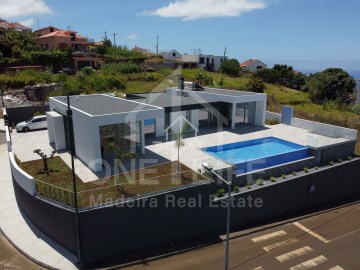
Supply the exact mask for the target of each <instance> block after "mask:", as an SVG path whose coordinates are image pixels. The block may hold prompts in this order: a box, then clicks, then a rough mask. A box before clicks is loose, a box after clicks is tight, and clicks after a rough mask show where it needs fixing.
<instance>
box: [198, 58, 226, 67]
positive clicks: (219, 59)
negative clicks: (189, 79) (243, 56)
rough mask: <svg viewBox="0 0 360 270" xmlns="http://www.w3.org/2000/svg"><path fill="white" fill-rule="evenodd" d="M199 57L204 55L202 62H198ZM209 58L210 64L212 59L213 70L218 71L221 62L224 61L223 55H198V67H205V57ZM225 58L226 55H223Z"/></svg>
mask: <svg viewBox="0 0 360 270" xmlns="http://www.w3.org/2000/svg"><path fill="white" fill-rule="evenodd" d="M200 57H204V64H200ZM207 58H209V64H212V60H214V70H215V71H220V68H221V64H222V62H223V61H224V56H214V55H199V67H201V68H205V67H206V59H207ZM225 59H226V57H225Z"/></svg>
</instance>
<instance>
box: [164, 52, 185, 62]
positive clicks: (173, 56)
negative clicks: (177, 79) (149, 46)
mask: <svg viewBox="0 0 360 270" xmlns="http://www.w3.org/2000/svg"><path fill="white" fill-rule="evenodd" d="M160 55H161V56H162V57H163V58H164V59H165V60H171V61H177V60H181V58H182V54H181V53H180V52H178V51H177V50H171V51H169V52H161V53H160Z"/></svg>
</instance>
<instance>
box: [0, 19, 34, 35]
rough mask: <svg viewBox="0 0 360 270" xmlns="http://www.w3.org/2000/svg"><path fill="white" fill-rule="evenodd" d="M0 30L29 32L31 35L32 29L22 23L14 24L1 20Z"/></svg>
mask: <svg viewBox="0 0 360 270" xmlns="http://www.w3.org/2000/svg"><path fill="white" fill-rule="evenodd" d="M0 28H3V29H5V31H7V30H13V31H18V32H29V33H31V31H32V29H31V28H30V27H26V26H24V25H22V24H20V23H17V22H14V23H10V22H8V21H7V20H3V19H0Z"/></svg>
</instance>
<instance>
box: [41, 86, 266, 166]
mask: <svg viewBox="0 0 360 270" xmlns="http://www.w3.org/2000/svg"><path fill="white" fill-rule="evenodd" d="M49 103H50V110H51V111H50V112H48V113H47V119H48V120H47V121H48V133H49V141H50V143H53V144H54V146H55V149H56V150H66V149H69V148H70V147H69V138H70V137H69V124H68V120H67V117H66V111H67V98H66V97H52V98H50V100H49ZM70 105H71V109H72V111H73V112H72V113H73V124H74V139H75V153H76V156H77V157H78V158H79V159H80V160H82V161H83V162H84V163H85V164H86V165H87V166H88V167H89V168H91V169H92V170H93V171H95V172H98V171H101V170H102V161H101V159H102V148H103V147H104V146H106V145H108V143H109V142H115V143H116V144H117V145H118V146H119V147H124V148H129V147H130V148H131V149H132V151H136V152H137V153H138V154H144V153H145V137H162V136H164V135H166V133H171V132H177V131H179V130H180V129H181V128H182V127H184V125H185V123H188V124H190V128H191V129H194V130H197V131H198V130H201V129H202V128H206V127H217V128H219V129H221V130H222V129H223V127H228V128H231V129H235V128H236V127H237V126H239V125H244V124H252V125H258V126H264V125H265V113H266V94H259V93H252V92H243V91H231V90H223V89H213V88H206V89H205V90H203V91H193V90H185V89H183V90H180V89H178V88H169V89H167V90H166V91H165V92H155V93H141V94H128V95H127V99H122V98H117V97H113V96H110V95H104V94H96V95H80V96H72V97H71V98H70ZM169 127H171V130H170V128H169Z"/></svg>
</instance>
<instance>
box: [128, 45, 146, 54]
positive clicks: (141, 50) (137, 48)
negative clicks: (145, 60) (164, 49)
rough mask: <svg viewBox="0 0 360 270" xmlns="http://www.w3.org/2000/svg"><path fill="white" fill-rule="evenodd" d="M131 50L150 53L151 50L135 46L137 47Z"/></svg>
mask: <svg viewBox="0 0 360 270" xmlns="http://www.w3.org/2000/svg"><path fill="white" fill-rule="evenodd" d="M131 50H132V51H134V52H141V53H149V50H147V49H143V48H140V47H138V46H136V45H135V47H134V48H132V49H131Z"/></svg>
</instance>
